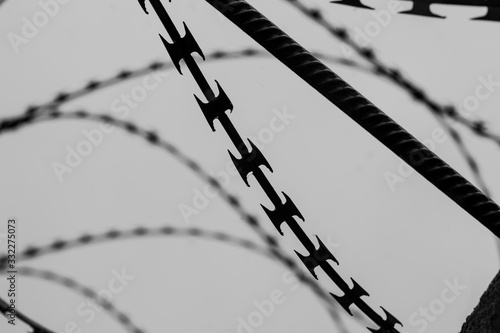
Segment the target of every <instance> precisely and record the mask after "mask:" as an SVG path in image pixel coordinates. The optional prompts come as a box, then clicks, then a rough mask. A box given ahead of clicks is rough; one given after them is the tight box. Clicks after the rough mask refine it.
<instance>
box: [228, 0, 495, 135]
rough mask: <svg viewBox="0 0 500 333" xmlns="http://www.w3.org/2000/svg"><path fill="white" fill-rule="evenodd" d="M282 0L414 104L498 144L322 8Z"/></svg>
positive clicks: (483, 128) (296, 0)
mask: <svg viewBox="0 0 500 333" xmlns="http://www.w3.org/2000/svg"><path fill="white" fill-rule="evenodd" d="M221 1H222V0H221ZM283 1H286V2H287V3H289V4H290V5H292V6H294V7H295V8H297V9H298V10H299V11H300V12H302V13H303V14H304V15H305V16H307V17H308V18H310V19H311V20H312V21H313V22H315V23H317V24H318V25H320V26H321V27H323V28H324V29H326V30H327V31H328V32H329V33H330V34H331V35H333V36H334V37H336V38H338V39H339V40H340V41H342V42H344V43H346V44H347V45H349V46H350V47H352V49H353V50H354V51H355V52H356V53H357V54H359V55H360V56H361V57H362V58H363V59H365V60H367V61H368V62H369V63H371V64H372V65H373V66H374V70H375V71H376V72H378V73H379V74H380V75H383V76H385V77H387V78H388V79H390V80H391V81H393V82H394V83H395V84H397V85H398V86H399V87H401V88H402V89H403V90H405V91H407V92H408V94H409V95H410V96H412V97H413V98H414V99H415V101H417V102H419V103H422V104H423V105H425V106H426V107H427V108H428V109H429V110H430V111H432V112H433V113H436V114H438V115H440V116H443V117H447V118H451V119H453V120H454V121H456V122H458V123H460V124H462V125H464V126H466V127H467V128H469V130H471V131H472V133H474V134H476V135H478V136H480V137H483V138H485V139H489V140H491V141H493V142H495V143H496V144H498V145H500V135H499V134H497V133H494V132H492V131H491V130H489V129H488V128H487V125H486V123H485V121H484V120H470V119H468V118H466V117H464V116H463V115H462V114H460V112H458V110H457V108H456V107H455V106H454V105H443V104H441V103H439V102H437V101H436V100H435V99H433V98H432V97H431V96H430V95H428V94H427V93H426V92H425V90H424V89H423V88H421V87H420V86H418V84H416V83H414V82H412V80H410V79H409V78H407V77H406V76H405V75H404V74H403V73H402V72H401V71H400V70H399V69H397V68H394V67H391V66H389V65H387V64H385V63H384V62H383V61H382V60H381V59H380V58H379V57H378V56H377V53H376V51H375V50H374V49H373V48H370V47H363V46H361V45H359V44H358V43H357V42H356V41H355V40H354V39H353V38H352V37H350V35H349V33H348V31H347V29H346V28H344V27H338V26H335V25H333V24H332V23H330V22H329V21H328V20H326V19H325V17H324V14H323V12H322V10H321V9H319V8H315V9H311V8H309V7H308V6H306V5H305V4H304V3H303V2H302V1H301V0H283Z"/></svg>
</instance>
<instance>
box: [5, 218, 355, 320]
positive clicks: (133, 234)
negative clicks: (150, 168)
mask: <svg viewBox="0 0 500 333" xmlns="http://www.w3.org/2000/svg"><path fill="white" fill-rule="evenodd" d="M146 237H186V238H200V239H204V240H209V241H215V242H220V243H223V244H227V245H230V246H235V247H239V248H242V249H245V250H248V251H252V252H254V253H256V254H258V255H261V256H264V257H267V258H269V259H271V260H274V261H276V262H277V263H280V264H282V265H283V266H284V267H285V268H287V269H289V270H290V271H292V272H293V273H294V275H295V276H296V277H297V279H298V280H299V281H300V282H301V283H303V284H304V285H306V286H307V287H309V288H311V291H312V292H313V294H314V295H316V296H317V297H318V299H319V300H320V301H321V302H322V303H323V304H324V305H325V307H326V309H327V311H332V310H333V311H334V310H335V307H332V303H331V302H325V299H324V297H323V296H324V295H328V293H326V292H324V291H322V292H321V291H320V292H319V293H318V291H319V289H320V288H318V286H319V285H318V284H317V282H316V281H315V280H314V279H312V278H311V277H310V276H309V275H307V274H304V272H302V271H301V270H298V269H296V268H295V267H292V266H290V264H289V262H287V261H285V260H283V258H281V257H276V256H274V255H273V253H272V252H271V251H270V249H269V248H268V247H265V246H262V245H259V244H257V243H255V242H253V241H250V240H248V239H245V238H241V237H237V236H234V235H231V234H228V233H224V232H219V231H210V230H204V229H200V228H196V227H190V228H180V227H174V226H168V225H163V226H159V227H147V226H143V227H138V228H134V229H129V230H117V229H111V230H109V231H106V232H101V233H85V234H83V235H81V236H79V237H75V238H72V239H57V240H54V241H53V242H51V243H48V244H45V245H39V246H35V245H32V246H28V247H27V248H26V249H24V250H21V251H20V253H19V254H18V255H17V260H18V261H26V260H32V259H36V258H39V257H42V256H45V255H49V254H55V253H60V252H65V251H68V250H71V249H75V248H79V247H87V246H90V245H96V244H100V243H107V242H115V241H120V240H131V239H141V238H146ZM6 264H7V256H0V274H1V273H4V272H5V270H6ZM321 294H323V296H321ZM327 299H328V300H330V299H329V298H327ZM356 317H357V318H361V315H360V314H357V316H356Z"/></svg>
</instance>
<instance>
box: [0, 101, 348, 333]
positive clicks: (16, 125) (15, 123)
mask: <svg viewBox="0 0 500 333" xmlns="http://www.w3.org/2000/svg"><path fill="white" fill-rule="evenodd" d="M57 119H73V120H75V119H87V120H91V121H97V122H105V123H109V124H111V125H115V126H117V127H119V128H122V129H123V130H125V131H126V132H128V133H129V134H132V135H136V136H138V137H141V138H143V139H144V140H146V141H147V142H148V143H149V144H151V145H153V146H157V147H159V148H161V149H163V150H165V151H166V152H168V153H169V154H171V155H172V156H173V157H174V158H175V159H177V160H178V161H179V162H181V163H182V164H183V165H185V166H186V167H187V168H188V169H190V170H191V171H193V172H194V173H195V174H196V175H198V176H199V177H200V178H201V179H203V180H204V181H207V182H208V183H209V184H210V185H212V186H213V187H214V188H215V189H216V190H217V191H219V193H220V194H221V197H222V199H223V200H224V201H226V202H227V203H228V204H229V206H230V207H231V208H232V209H233V210H235V211H236V212H237V213H238V214H239V215H240V216H241V217H242V218H243V220H244V221H245V222H246V223H247V224H248V225H249V226H250V228H251V229H252V230H254V231H255V232H256V234H257V235H258V236H259V237H260V238H261V239H262V240H263V241H264V243H265V244H266V245H267V246H268V247H269V249H270V251H271V252H272V253H273V255H274V256H276V257H277V258H279V260H282V261H283V262H286V263H287V265H289V267H290V268H291V269H292V268H293V270H294V272H301V270H300V269H299V267H298V265H297V264H296V262H295V261H294V260H293V259H292V258H291V257H289V256H288V255H287V254H285V253H284V251H283V250H282V248H281V247H280V245H279V242H278V241H277V239H276V238H275V237H274V236H273V235H271V234H269V233H268V232H267V231H266V230H265V229H264V228H263V227H262V226H261V225H260V222H259V220H258V219H257V217H256V216H254V215H252V214H250V213H248V212H247V211H246V210H245V209H244V207H243V206H242V205H241V203H240V201H239V199H238V198H237V197H236V196H234V195H232V194H230V193H229V192H228V191H227V190H225V189H224V188H223V186H222V185H221V184H220V183H219V181H218V180H217V179H215V178H214V177H212V176H211V175H210V174H208V173H207V172H206V171H204V170H203V168H202V167H201V166H200V165H199V164H198V163H197V162H196V161H194V160H193V159H191V158H190V157H188V156H187V155H185V154H183V153H182V152H181V151H180V150H179V149H177V148H176V147H175V146H173V145H172V144H171V143H169V142H167V141H165V140H164V139H162V138H161V137H160V136H159V135H158V134H157V133H156V132H154V131H148V130H145V129H142V128H140V127H138V126H137V125H135V124H134V123H132V122H129V121H124V120H120V119H116V118H114V117H112V116H109V115H107V114H92V113H89V112H86V111H76V112H64V113H63V112H61V111H59V110H58V109H53V110H51V111H47V112H44V113H40V114H35V113H31V114H23V115H21V116H17V117H13V118H7V119H5V118H4V119H0V135H2V134H4V133H6V132H8V131H12V130H18V129H20V128H22V127H24V126H28V125H32V124H35V123H37V122H41V121H48V120H57ZM297 275H298V274H297ZM311 288H312V289H313V290H314V292H315V293H317V295H318V296H319V297H321V299H322V300H324V301H325V302H327V303H328V304H330V305H332V303H331V299H330V297H329V294H328V293H327V292H326V291H324V290H323V288H322V287H321V286H320V285H319V284H318V283H317V282H316V281H314V285H311ZM329 314H330V317H331V318H332V320H334V322H335V323H336V324H337V326H338V328H339V330H340V332H343V333H347V329H346V328H345V326H344V324H343V321H342V318H341V317H340V315H339V314H338V313H337V311H336V309H335V308H330V311H329Z"/></svg>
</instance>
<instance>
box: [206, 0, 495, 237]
mask: <svg viewBox="0 0 500 333" xmlns="http://www.w3.org/2000/svg"><path fill="white" fill-rule="evenodd" d="M206 1H207V2H208V3H209V4H211V5H212V6H213V7H215V9H217V10H219V12H221V13H222V14H223V15H224V16H226V17H227V18H228V19H229V20H230V21H232V22H233V23H234V24H235V25H236V26H238V27H239V28H240V29H241V30H243V31H244V32H245V33H246V34H247V35H249V36H250V37H252V38H253V39H254V40H255V41H257V42H258V43H259V44H260V45H261V46H263V47H264V48H265V49H267V50H268V51H269V52H270V53H271V54H273V55H274V56H275V57H276V58H277V59H278V60H280V61H281V62H282V63H283V64H285V65H286V66H287V67H288V68H289V69H291V70H292V71H293V72H295V73H296V74H297V75H298V76H299V77H301V78H302V79H303V80H304V81H306V82H307V83H308V84H309V85H310V86H311V87H312V88H314V89H315V90H317V91H318V92H319V93H320V94H322V95H323V96H324V97H325V98H326V99H328V100H329V101H330V102H331V103H332V104H334V105H336V106H337V107H338V108H339V109H340V110H342V111H343V112H344V113H345V114H346V115H347V116H349V117H350V118H351V119H352V120H354V121H355V122H356V123H358V124H359V125H360V126H361V127H363V128H364V129H365V130H366V131H367V132H369V133H370V134H372V136H373V137H375V138H376V139H377V140H379V141H380V142H381V143H383V144H384V145H385V146H386V147H387V148H389V149H390V150H391V151H393V152H394V153H395V154H396V155H398V156H399V157H400V158H402V159H403V160H404V161H405V162H406V163H407V164H409V165H411V166H412V167H413V168H414V169H415V170H416V171H417V172H419V173H420V174H421V175H422V176H423V177H424V178H426V179H427V180H428V181H429V182H430V183H432V184H433V185H435V186H436V187H437V188H438V189H439V190H440V191H441V192H442V193H443V194H445V195H446V196H448V197H449V198H450V199H452V200H453V201H454V202H455V203H457V204H458V205H459V206H460V207H462V208H463V209H464V210H465V211H467V212H468V213H469V214H470V215H472V216H473V217H474V218H476V220H478V221H479V222H480V223H481V224H482V225H484V226H485V227H486V228H488V229H489V230H490V231H491V232H492V233H493V234H495V235H496V236H497V237H500V207H499V206H498V205H497V204H496V203H494V202H493V201H492V200H491V199H490V198H488V197H487V196H486V195H485V194H484V193H482V192H481V191H480V190H479V189H477V188H476V187H475V186H474V185H472V184H471V183H470V182H469V181H468V180H467V179H465V178H464V177H463V176H461V175H460V174H459V173H458V172H456V171H455V170H454V169H453V168H451V167H450V166H449V165H448V164H446V163H445V162H444V161H443V160H441V159H440V158H439V157H438V156H437V155H435V154H434V153H433V152H432V151H430V150H429V149H428V148H427V147H426V146H425V145H423V144H422V143H421V142H419V141H418V140H417V139H415V138H414V137H413V136H412V135H410V134H409V133H408V132H407V131H406V130H404V129H403V128H402V127H401V126H400V125H398V124H397V123H396V122H395V121H394V120H392V119H391V118H390V117H388V116H387V115H386V114H385V113H383V112H382V111H381V110H380V109H378V108H377V107H376V106H374V105H373V104H372V103H371V102H370V101H368V100H367V99H366V98H365V97H363V96H362V95H361V94H360V93H359V92H358V91H356V90H355V89H354V88H352V87H351V86H350V85H349V84H348V83H347V82H345V81H344V80H342V79H341V78H340V77H339V76H337V75H336V74H335V73H334V72H332V71H331V70H330V69H329V68H328V67H326V66H325V65H323V64H322V63H321V62H320V61H319V60H318V59H316V58H315V57H314V56H313V55H311V54H310V53H309V52H308V51H307V50H305V49H304V48H303V47H302V46H300V45H299V44H298V43H297V42H295V41H294V40H293V39H291V38H290V37H289V36H287V35H286V34H285V33H284V32H283V31H281V30H280V29H279V28H278V27H276V26H275V25H274V24H273V23H271V22H270V21H269V20H268V19H267V18H265V17H264V16H263V15H262V14H261V13H260V12H258V11H257V10H256V9H255V8H253V7H252V6H250V5H249V4H248V3H247V2H246V1H243V0H206ZM221 3H223V4H224V5H223V6H221Z"/></svg>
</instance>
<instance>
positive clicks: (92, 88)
mask: <svg viewBox="0 0 500 333" xmlns="http://www.w3.org/2000/svg"><path fill="white" fill-rule="evenodd" d="M313 54H315V55H316V56H317V57H319V58H320V59H323V60H325V61H328V62H331V63H337V64H341V65H344V66H349V67H353V68H356V69H358V70H362V71H368V72H373V73H375V72H374V71H372V69H370V68H368V67H367V66H364V65H362V64H359V63H357V62H356V61H353V60H349V59H345V58H342V57H335V56H330V55H327V54H325V53H321V52H313ZM256 57H271V55H270V54H269V53H268V52H266V51H263V50H259V49H254V48H245V49H242V50H237V51H226V50H219V51H214V52H212V53H210V54H208V55H207V56H206V59H207V61H208V62H213V61H221V60H230V59H240V58H256ZM172 68H175V66H174V64H173V63H172V62H165V61H153V62H151V63H150V64H148V65H146V66H143V67H140V68H137V69H131V70H121V71H119V72H118V73H117V74H116V75H113V76H111V77H108V78H105V79H102V80H91V81H89V82H87V83H86V84H85V85H83V86H82V87H81V88H77V89H75V90H73V91H61V92H59V93H57V94H56V95H55V97H54V98H53V99H52V100H49V101H48V102H45V103H42V104H39V105H32V106H29V107H27V108H26V110H25V113H26V114H32V113H39V112H43V110H51V109H53V108H56V107H60V106H62V105H64V104H67V103H69V102H72V101H74V100H76V99H78V98H81V97H84V96H86V95H90V94H92V93H95V92H97V91H99V90H102V89H105V88H108V87H112V86H114V85H116V84H119V83H123V82H125V81H128V80H131V79H135V78H139V77H142V76H144V75H147V74H150V73H151V72H155V71H160V70H167V69H172Z"/></svg>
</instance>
